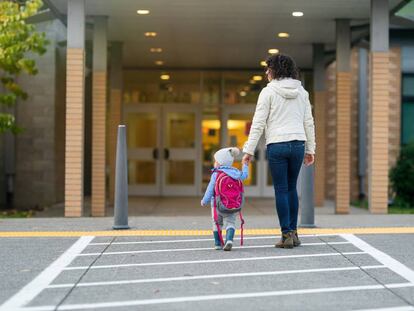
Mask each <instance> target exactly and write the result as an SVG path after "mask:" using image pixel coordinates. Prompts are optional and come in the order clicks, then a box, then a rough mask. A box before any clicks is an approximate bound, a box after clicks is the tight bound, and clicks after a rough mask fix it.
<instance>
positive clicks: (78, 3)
mask: <svg viewBox="0 0 414 311" xmlns="http://www.w3.org/2000/svg"><path fill="white" fill-rule="evenodd" d="M84 91H85V0H68V25H67V56H66V121H65V122H66V134H65V216H66V217H81V216H82V213H83V175H84V171H83V149H84V119H85V104H84V103H85V100H84Z"/></svg>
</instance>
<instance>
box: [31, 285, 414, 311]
mask: <svg viewBox="0 0 414 311" xmlns="http://www.w3.org/2000/svg"><path fill="white" fill-rule="evenodd" d="M407 284H408V285H409V286H410V285H411V284H410V283H407ZM378 289H384V286H383V285H380V284H376V285H365V286H343V287H330V288H314V289H299V290H283V291H269V292H255V293H234V294H219V295H204V296H187V297H173V298H159V299H142V300H129V301H113V302H101V303H85V304H67V305H61V306H60V307H59V309H58V310H79V309H99V308H115V307H131V306H142V305H159V304H171V303H183V302H199V301H211V300H215V301H219V300H222V299H240V298H258V297H277V296H288V295H304V294H319V293H334V292H347V291H362V290H378ZM53 308H54V306H40V307H33V308H26V309H25V310H26V311H49V310H54V309H53Z"/></svg>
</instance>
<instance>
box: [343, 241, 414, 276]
mask: <svg viewBox="0 0 414 311" xmlns="http://www.w3.org/2000/svg"><path fill="white" fill-rule="evenodd" d="M341 236H342V237H343V238H344V239H345V240H347V241H349V242H351V243H352V244H354V245H355V246H356V247H358V248H359V249H360V250H362V251H364V252H366V253H367V254H369V255H371V256H372V257H373V258H375V259H376V260H377V261H379V262H380V263H382V264H383V265H384V266H386V267H387V268H389V269H390V270H392V271H393V272H395V273H396V274H398V275H400V276H401V277H403V278H404V279H406V280H407V281H409V282H411V283H414V271H413V270H411V269H410V268H408V267H407V266H406V265H404V264H402V263H401V262H399V261H398V260H395V259H394V258H392V257H391V256H390V255H388V254H385V253H384V252H381V251H380V250H378V249H376V248H375V247H373V246H371V245H370V244H368V243H367V242H365V241H363V240H361V239H360V238H358V237H356V236H355V235H353V234H341Z"/></svg>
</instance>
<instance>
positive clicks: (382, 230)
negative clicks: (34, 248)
mask: <svg viewBox="0 0 414 311" xmlns="http://www.w3.org/2000/svg"><path fill="white" fill-rule="evenodd" d="M298 233H299V234H300V235H308V234H318V235H322V234H326V235H338V234H408V233H414V227H371V228H301V229H299V230H298ZM237 234H239V230H237ZM244 234H245V235H246V236H248V235H253V236H254V235H277V236H279V235H280V230H279V229H245V230H244ZM210 235H211V230H106V231H1V232H0V237H2V238H6V237H81V236H210Z"/></svg>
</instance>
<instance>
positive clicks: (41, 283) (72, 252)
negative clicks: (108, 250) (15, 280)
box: [0, 236, 94, 311]
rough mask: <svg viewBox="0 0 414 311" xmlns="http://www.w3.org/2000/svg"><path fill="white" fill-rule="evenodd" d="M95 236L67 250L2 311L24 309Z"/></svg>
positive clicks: (8, 302)
mask: <svg viewBox="0 0 414 311" xmlns="http://www.w3.org/2000/svg"><path fill="white" fill-rule="evenodd" d="M93 238H94V237H93V236H83V237H80V238H79V239H78V240H77V241H76V242H75V243H74V244H73V245H72V246H71V247H70V248H69V249H68V250H66V251H65V252H64V253H63V254H62V255H61V256H60V257H59V258H58V259H56V260H55V261H54V262H53V263H52V264H51V265H50V266H48V267H47V268H46V269H45V270H43V271H42V272H41V273H40V274H39V275H38V276H37V277H36V278H34V279H33V280H32V281H31V282H30V283H28V284H27V285H26V286H25V287H23V288H22V289H21V290H20V291H19V292H17V293H16V294H15V295H14V296H12V297H11V298H10V299H9V300H7V301H6V302H5V303H3V304H2V305H1V306H0V310H1V311H11V310H17V309H19V308H22V307H23V306H25V305H26V304H27V303H29V302H30V301H31V300H33V298H35V297H36V296H37V295H38V294H39V293H40V292H41V291H43V290H44V289H45V288H46V287H48V286H49V285H50V283H52V282H53V280H54V279H55V278H56V277H57V276H58V275H59V274H60V273H61V272H62V270H63V269H64V268H65V267H66V266H68V265H69V264H70V263H71V262H72V260H73V259H75V258H76V256H77V255H78V254H79V253H80V252H82V251H83V250H84V249H85V248H86V246H88V244H89V242H90V241H92V240H93Z"/></svg>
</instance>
